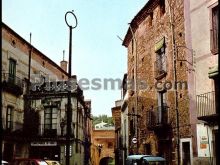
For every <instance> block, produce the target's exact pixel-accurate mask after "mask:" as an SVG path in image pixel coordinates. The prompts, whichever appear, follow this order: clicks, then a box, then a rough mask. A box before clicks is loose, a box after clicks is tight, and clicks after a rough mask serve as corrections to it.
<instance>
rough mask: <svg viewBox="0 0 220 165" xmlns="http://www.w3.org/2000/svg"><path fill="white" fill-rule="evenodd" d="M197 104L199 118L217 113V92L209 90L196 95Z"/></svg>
mask: <svg viewBox="0 0 220 165" xmlns="http://www.w3.org/2000/svg"><path fill="white" fill-rule="evenodd" d="M196 105H197V112H198V116H197V117H198V119H202V118H205V117H208V116H213V115H215V114H216V98H215V92H214V91H212V92H208V93H204V94H200V95H197V96H196Z"/></svg>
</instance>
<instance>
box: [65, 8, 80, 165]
mask: <svg viewBox="0 0 220 165" xmlns="http://www.w3.org/2000/svg"><path fill="white" fill-rule="evenodd" d="M68 15H72V16H73V17H74V19H75V26H72V25H70V24H69V23H68V21H67V16H68ZM65 22H66V24H67V26H68V27H69V66H68V78H69V80H70V78H71V69H72V68H71V67H72V66H71V62H72V29H74V28H76V26H77V18H76V15H75V14H74V13H73V11H68V12H66V14H65ZM71 123H72V106H71V90H70V89H69V90H68V100H67V127H66V165H70V136H71Z"/></svg>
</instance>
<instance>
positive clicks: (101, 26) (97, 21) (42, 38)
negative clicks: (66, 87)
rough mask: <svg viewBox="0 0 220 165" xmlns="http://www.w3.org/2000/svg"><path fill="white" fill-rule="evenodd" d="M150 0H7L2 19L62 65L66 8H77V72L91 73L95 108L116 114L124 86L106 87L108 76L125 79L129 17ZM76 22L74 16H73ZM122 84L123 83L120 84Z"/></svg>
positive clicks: (74, 62)
mask: <svg viewBox="0 0 220 165" xmlns="http://www.w3.org/2000/svg"><path fill="white" fill-rule="evenodd" d="M146 2H147V0H65V1H64V0H3V1H2V20H3V22H4V23H5V24H7V25H8V26H9V27H10V28H12V29H13V30H14V31H15V32H16V33H18V34H19V35H20V36H21V37H23V38H24V39H25V40H27V41H29V36H30V33H32V40H31V43H32V45H33V46H34V47H36V48H37V49H38V50H40V51H41V52H42V53H43V54H45V55H46V56H48V57H49V58H50V59H51V60H53V61H54V62H56V63H57V64H58V65H59V64H60V61H61V60H62V59H63V50H65V60H67V61H68V53H69V51H68V50H69V48H68V46H69V28H68V27H67V25H66V23H65V13H66V12H67V11H72V10H74V13H75V15H76V17H77V20H78V25H77V27H76V28H75V29H73V31H72V33H73V36H72V37H73V38H72V74H74V75H77V79H78V80H82V79H88V80H89V84H90V85H86V86H85V87H86V88H88V89H85V90H84V96H85V99H91V101H92V114H93V115H95V116H97V115H101V114H107V115H108V116H111V108H112V107H114V106H115V101H116V100H119V99H121V90H120V89H118V88H115V89H111V86H110V85H108V86H107V89H104V79H110V78H112V79H122V78H123V75H124V73H126V72H127V49H126V48H125V47H124V46H122V41H121V40H120V39H119V38H121V39H124V36H125V34H126V32H127V30H128V23H129V22H131V20H132V19H133V18H134V16H135V15H136V14H137V12H138V11H139V10H140V9H141V8H142V7H143V6H144V5H145V3H146ZM67 20H68V22H69V23H70V24H75V22H74V19H73V18H72V17H71V16H68V18H67ZM97 78H98V79H100V80H101V81H100V85H101V89H99V90H94V89H92V80H94V79H97ZM116 85H117V84H116Z"/></svg>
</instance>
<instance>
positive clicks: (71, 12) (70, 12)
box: [65, 11, 78, 29]
mask: <svg viewBox="0 0 220 165" xmlns="http://www.w3.org/2000/svg"><path fill="white" fill-rule="evenodd" d="M68 14H71V15H73V17H74V18H75V20H76V24H75V26H71V25H70V24H68V22H67V15H68ZM65 21H66V24H67V26H69V27H70V28H72V29H74V28H76V26H77V24H78V22H77V18H76V15H75V14H74V13H73V11H68V12H66V14H65Z"/></svg>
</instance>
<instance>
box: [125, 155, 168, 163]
mask: <svg viewBox="0 0 220 165" xmlns="http://www.w3.org/2000/svg"><path fill="white" fill-rule="evenodd" d="M126 165H166V159H164V158H162V157H159V156H152V155H129V156H128V157H127V159H126Z"/></svg>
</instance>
